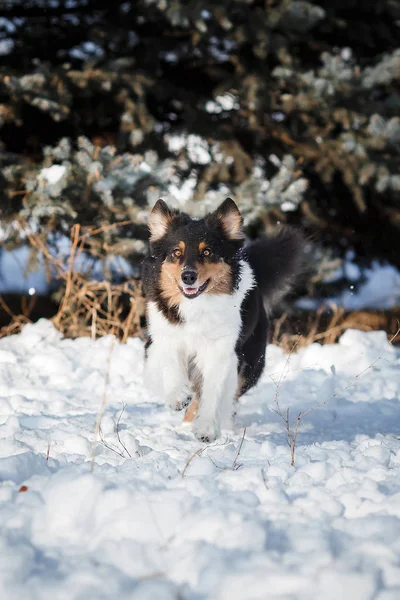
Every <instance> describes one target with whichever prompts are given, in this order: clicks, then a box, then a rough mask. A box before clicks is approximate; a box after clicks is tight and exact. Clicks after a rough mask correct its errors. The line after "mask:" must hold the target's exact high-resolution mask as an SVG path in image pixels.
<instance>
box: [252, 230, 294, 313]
mask: <svg viewBox="0 0 400 600" xmlns="http://www.w3.org/2000/svg"><path fill="white" fill-rule="evenodd" d="M304 249H305V240H304V237H303V236H302V234H301V233H300V232H299V231H297V230H295V229H291V228H290V227H285V228H284V229H282V230H281V231H280V232H279V233H278V235H276V236H274V237H271V238H266V239H260V240H256V241H254V242H251V243H250V244H248V245H247V246H246V248H245V252H246V255H247V260H248V261H249V263H250V266H251V268H252V269H253V272H254V274H255V277H256V281H257V287H258V288H259V289H260V291H261V293H262V295H263V297H264V302H265V304H266V308H267V309H269V310H271V309H272V308H273V307H274V305H276V303H277V302H278V301H279V300H280V299H281V298H282V297H283V296H284V295H285V294H287V292H289V291H290V289H291V288H292V287H293V285H294V284H295V283H296V279H297V277H298V275H299V274H300V273H301V272H302V271H303V269H304V266H305V257H304Z"/></svg>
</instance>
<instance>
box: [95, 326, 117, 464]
mask: <svg viewBox="0 0 400 600" xmlns="http://www.w3.org/2000/svg"><path fill="white" fill-rule="evenodd" d="M115 340H116V338H115V337H113V338H112V340H111V344H110V350H109V352H108V356H107V363H106V374H105V378H104V389H103V396H102V399H101V404H100V409H99V412H98V413H97V419H96V426H95V429H94V440H93V448H92V461H91V468H90V470H91V471H92V473H93V469H94V459H95V453H96V445H97V442H98V440H99V437H100V430H101V420H102V418H103V414H104V409H105V407H106V402H107V389H108V384H109V382H110V367H111V356H112V353H113V350H114V346H115Z"/></svg>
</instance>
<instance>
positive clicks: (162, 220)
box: [143, 198, 304, 441]
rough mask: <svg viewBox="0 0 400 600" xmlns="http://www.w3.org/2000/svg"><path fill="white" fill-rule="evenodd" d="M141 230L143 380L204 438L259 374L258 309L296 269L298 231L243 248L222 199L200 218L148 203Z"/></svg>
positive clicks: (264, 326) (262, 339)
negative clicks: (144, 249)
mask: <svg viewBox="0 0 400 600" xmlns="http://www.w3.org/2000/svg"><path fill="white" fill-rule="evenodd" d="M149 229H150V251H151V255H150V256H149V257H148V258H146V259H145V260H144V263H143V287H144V293H145V296H146V305H147V326H148V341H147V344H146V350H145V380H146V383H147V385H148V387H149V388H150V389H151V390H152V391H153V392H154V393H156V394H157V395H158V396H161V397H163V398H164V399H165V402H166V404H167V405H168V406H169V407H170V408H172V409H174V410H182V409H183V408H185V407H186V406H188V405H189V406H188V408H187V411H186V417H185V420H186V421H192V420H193V431H194V433H195V435H196V437H197V438H198V439H200V440H202V441H212V440H215V439H216V437H218V435H219V433H220V429H221V427H228V428H229V427H230V426H231V419H232V416H233V412H234V401H235V400H237V399H238V398H239V397H240V396H241V395H242V394H244V393H245V392H246V391H247V390H249V389H250V388H251V387H253V386H254V385H255V384H256V383H257V381H258V379H259V378H260V375H261V373H262V371H263V368H264V364H265V350H266V344H267V331H268V317H267V310H268V307H271V306H272V305H273V304H274V303H275V302H276V301H277V300H278V299H279V298H280V297H282V295H283V294H284V293H286V292H287V291H288V290H289V288H290V285H291V283H292V282H293V280H294V278H295V276H296V274H297V272H298V271H299V267H300V265H301V263H302V259H303V246H304V243H303V238H302V236H301V235H300V233H298V232H297V231H295V230H292V229H289V228H286V229H283V230H282V231H281V232H280V233H279V234H278V235H277V236H276V237H273V238H270V239H260V240H257V241H255V242H250V243H248V244H247V245H244V234H243V228H242V216H241V214H240V212H239V209H238V207H237V206H236V204H235V203H234V201H233V200H231V199H230V198H227V199H226V200H225V201H224V202H223V203H222V204H221V206H219V208H218V209H217V210H216V211H215V212H213V213H211V214H208V215H206V216H205V217H204V218H203V219H193V218H191V217H190V216H189V215H187V214H185V213H182V212H179V211H177V210H172V209H170V208H169V207H168V206H167V204H166V203H165V202H164V201H163V200H158V202H157V203H156V204H155V206H154V208H153V210H152V212H151V214H150V219H149ZM265 307H267V310H266V308H265Z"/></svg>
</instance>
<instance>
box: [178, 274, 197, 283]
mask: <svg viewBox="0 0 400 600" xmlns="http://www.w3.org/2000/svg"><path fill="white" fill-rule="evenodd" d="M196 279H197V273H196V271H183V273H182V281H183V283H184V284H185V285H193V284H194V283H195V282H196Z"/></svg>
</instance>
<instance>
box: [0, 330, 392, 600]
mask: <svg viewBox="0 0 400 600" xmlns="http://www.w3.org/2000/svg"><path fill="white" fill-rule="evenodd" d="M108 363H109V369H108V368H107V364H108ZM399 367H400V353H399V351H398V350H396V349H395V348H394V347H393V346H389V345H388V343H387V341H386V336H385V334H384V333H383V332H373V333H362V332H358V331H352V330H350V331H347V332H346V333H345V334H344V335H343V336H342V338H341V339H340V342H339V343H338V344H334V345H330V346H319V345H312V346H310V347H308V348H306V349H302V350H300V351H299V352H297V353H296V354H293V355H291V356H290V357H288V356H287V355H284V354H283V352H282V350H281V349H279V348H277V347H275V346H270V347H269V348H268V367H267V371H266V373H265V374H264V376H263V378H262V380H261V382H260V383H259V385H258V386H257V388H256V389H255V390H254V391H253V392H251V393H249V394H248V395H247V396H246V397H244V398H242V399H241V401H240V403H239V406H238V414H237V418H236V425H235V429H234V431H230V432H224V433H223V435H222V437H221V439H219V440H218V441H217V442H215V443H213V444H211V445H208V446H207V445H203V444H201V443H200V442H198V441H197V440H196V439H195V438H194V436H193V434H192V433H191V431H190V428H188V427H187V426H183V425H182V413H172V412H170V411H168V410H167V409H166V408H164V406H162V405H161V404H159V403H158V402H157V401H156V399H155V398H152V397H150V396H149V394H148V393H147V392H146V391H145V390H144V388H143V385H142V368H143V344H142V342H141V341H140V340H138V339H130V340H129V341H128V343H127V344H126V345H122V344H119V343H118V342H115V343H114V342H113V340H112V338H110V337H107V338H103V339H100V340H98V341H93V340H90V339H88V338H80V339H77V340H69V339H62V337H61V335H60V334H59V333H58V332H57V331H56V330H55V329H54V327H53V326H52V324H51V323H50V322H48V321H45V320H41V321H39V322H38V323H37V324H35V325H28V326H26V327H25V328H24V329H23V331H22V333H21V334H20V335H17V336H12V337H8V338H4V339H1V340H0V440H1V441H0V598H2V599H4V600H17V599H18V600H31V599H32V600H44V599H51V600H64V599H65V600H67V599H68V600H81V599H82V600H83V599H84V600H92V599H93V600H99V599H104V600H105V599H107V600H109V599H110V598H118V599H122V600H125V599H129V600H131V599H132V600H177V599H184V600H189V599H190V600H206V599H213V600H214V599H216V600H226V599H229V600H236V599H237V600H243V599H245V600H265V599H271V598H277V599H284V600H297V599H299V600H315V599H324V600H330V599H332V600H347V599H349V600H395V599H396V600H398V598H400V439H398V437H399V436H400V377H399ZM107 372H108V385H107V386H105V382H106V380H107ZM105 389H106V408H105V411H104V416H103V419H102V436H103V439H104V442H105V444H107V445H108V446H109V447H110V448H112V449H108V448H107V447H106V446H105V444H103V443H102V442H99V443H98V444H96V445H95V461H94V469H93V472H91V456H92V448H93V442H94V429H95V421H96V417H97V415H98V412H99V409H100V405H101V402H102V398H103V394H104V390H105ZM277 390H278V398H279V402H280V405H281V408H282V411H284V412H285V414H286V410H287V409H288V408H289V409H290V412H289V415H290V418H291V420H294V419H295V418H296V417H297V415H298V413H299V412H301V411H304V410H307V409H308V408H310V407H311V406H314V405H316V404H318V403H320V402H323V401H324V400H328V399H329V401H328V402H327V403H326V404H325V405H323V406H322V407H321V408H320V409H319V410H316V411H314V412H311V413H309V414H308V415H307V416H305V417H304V419H303V421H302V427H301V428H300V429H299V434H298V440H297V446H296V450H295V466H294V467H292V466H290V451H289V448H288V445H287V442H286V432H285V426H284V424H283V422H282V420H281V419H280V417H279V416H278V415H277V414H276V413H275V412H274V411H273V410H271V407H272V408H274V407H275V404H274V402H275V397H276V393H277ZM123 405H125V410H124V412H123V413H122V414H121V410H122V407H123ZM119 418H120V421H119V427H118V435H117V421H118V419H119ZM243 435H244V437H243ZM118 436H119V438H118ZM242 439H243V445H242V447H241V451H240V454H239V455H238V450H239V448H240V443H241V440H242ZM196 452H197V454H195V453H196ZM191 457H192V460H191V462H190V463H189V462H188V461H189V459H190V458H191ZM185 466H186V471H185ZM21 486H26V488H27V489H25V488H24V487H21ZM24 489H25V491H23V490H24Z"/></svg>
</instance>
